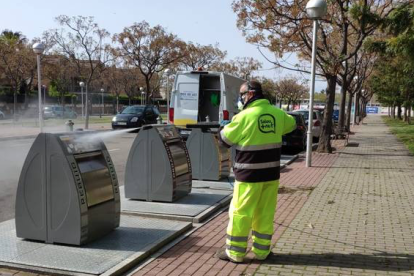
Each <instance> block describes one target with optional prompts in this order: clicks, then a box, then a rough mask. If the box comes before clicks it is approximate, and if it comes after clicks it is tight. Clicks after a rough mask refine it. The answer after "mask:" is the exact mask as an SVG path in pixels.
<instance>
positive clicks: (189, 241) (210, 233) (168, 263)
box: [132, 140, 344, 276]
mask: <svg viewBox="0 0 414 276" xmlns="http://www.w3.org/2000/svg"><path fill="white" fill-rule="evenodd" d="M343 143H344V141H343V140H341V141H339V142H337V143H336V146H337V147H343ZM337 157H338V155H337V154H317V153H314V154H313V164H314V165H315V167H312V168H305V159H304V157H303V156H300V157H299V158H298V159H297V160H296V161H295V162H293V163H292V164H290V165H289V166H287V167H286V168H285V169H284V170H282V174H281V188H280V190H279V196H278V210H277V213H276V216H275V234H274V236H273V243H275V242H276V241H277V240H278V238H280V236H281V235H282V233H283V232H284V231H285V230H286V229H287V226H289V224H290V223H291V221H292V220H293V219H294V218H295V216H296V214H297V213H298V212H299V211H300V210H301V209H302V207H303V205H304V204H305V202H306V201H307V199H308V198H309V195H310V194H311V192H312V190H313V189H314V188H315V187H316V185H318V183H319V182H320V181H321V180H322V178H323V177H324V176H325V175H326V173H327V172H328V171H329V167H330V165H331V164H333V163H334V161H335V160H336V158H337ZM227 222H228V213H227V212H223V213H222V214H220V215H219V216H217V217H216V218H215V219H213V220H212V221H210V222H209V223H207V224H205V225H203V226H202V227H200V228H199V229H198V230H196V231H195V232H194V233H192V234H191V235H189V236H188V237H187V238H186V239H184V240H182V241H181V242H179V243H178V244H177V245H175V246H174V247H172V248H171V249H169V250H168V251H166V252H165V253H164V254H162V255H160V256H158V257H156V258H154V260H152V261H151V262H149V263H148V264H146V265H144V266H141V267H140V268H139V270H137V271H136V272H134V273H132V275H134V276H138V275H251V274H253V273H254V272H255V271H256V270H257V269H258V267H259V265H260V264H261V263H260V262H258V261H255V260H253V256H252V253H250V252H249V254H248V256H247V257H248V259H247V263H246V264H238V265H236V264H233V263H228V262H225V261H221V260H218V259H216V258H215V257H214V254H215V252H216V251H217V249H219V248H220V247H223V246H224V243H225V236H226V231H225V229H226V227H227Z"/></svg>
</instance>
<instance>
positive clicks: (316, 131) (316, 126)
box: [293, 109, 322, 140]
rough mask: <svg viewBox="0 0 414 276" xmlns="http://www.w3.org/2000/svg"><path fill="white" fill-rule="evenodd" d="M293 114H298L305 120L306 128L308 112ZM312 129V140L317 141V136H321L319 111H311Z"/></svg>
mask: <svg viewBox="0 0 414 276" xmlns="http://www.w3.org/2000/svg"><path fill="white" fill-rule="evenodd" d="M293 113H299V114H302V116H303V118H304V119H305V124H306V126H307V125H308V119H309V110H304V109H301V110H295V111H293ZM312 119H313V127H312V136H313V139H315V140H318V139H319V136H320V135H321V131H322V129H321V125H322V115H321V112H320V111H319V110H314V111H313V118H312Z"/></svg>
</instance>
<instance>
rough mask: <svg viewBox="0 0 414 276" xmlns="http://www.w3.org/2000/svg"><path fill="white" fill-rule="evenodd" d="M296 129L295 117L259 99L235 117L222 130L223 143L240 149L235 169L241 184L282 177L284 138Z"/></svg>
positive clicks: (237, 153)
mask: <svg viewBox="0 0 414 276" xmlns="http://www.w3.org/2000/svg"><path fill="white" fill-rule="evenodd" d="M295 128H296V121H295V118H293V117H292V116H290V115H288V114H287V113H286V112H284V111H283V110H281V109H279V108H277V107H275V106H272V105H271V104H270V102H269V101H268V100H266V99H258V100H255V101H253V102H251V103H249V105H248V106H247V107H246V108H245V109H243V110H242V111H241V112H240V113H239V114H237V115H236V116H234V117H233V119H232V121H231V122H230V123H229V124H228V125H226V126H225V127H224V128H223V129H222V130H221V131H220V134H219V136H220V141H221V142H222V143H223V144H224V145H225V146H227V147H231V146H233V145H234V146H235V147H236V158H235V164H234V167H233V170H234V174H235V176H236V180H237V181H242V182H264V181H271V180H278V179H279V178H280V152H281V146H282V135H284V134H287V133H289V132H292V131H293V130H294V129H295Z"/></svg>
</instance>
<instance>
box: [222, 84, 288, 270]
mask: <svg viewBox="0 0 414 276" xmlns="http://www.w3.org/2000/svg"><path fill="white" fill-rule="evenodd" d="M239 99H240V102H241V104H240V105H241V107H242V111H241V112H240V113H239V114H237V115H236V116H234V117H233V119H232V121H231V122H230V123H229V124H227V125H226V126H225V127H224V128H223V129H222V130H221V131H220V134H219V138H220V141H221V142H222V143H223V144H224V145H225V146H227V147H230V146H235V147H236V158H235V164H234V167H233V169H234V174H235V177H236V183H235V185H234V192H233V200H232V202H231V205H230V209H229V219H230V220H229V224H228V227H227V239H226V249H220V250H218V251H217V253H216V256H217V257H218V258H220V259H222V260H227V261H232V262H236V263H239V262H243V258H244V257H245V255H246V252H247V241H248V237H249V233H250V230H251V229H252V230H253V231H252V237H253V248H252V251H253V252H254V254H255V256H256V258H257V259H258V260H265V259H266V258H267V257H268V255H269V253H270V245H271V240H272V234H273V231H274V229H273V218H274V215H275V211H276V202H277V192H278V188H279V177H280V155H281V154H280V151H281V146H282V135H284V134H286V133H289V132H291V131H293V130H294V129H295V128H296V121H295V119H294V118H293V117H292V116H290V115H288V114H287V113H286V112H284V111H282V110H281V109H279V108H276V107H274V106H272V105H271V104H270V102H269V101H268V100H267V99H265V98H264V95H263V92H262V86H261V84H260V83H259V82H257V81H249V82H246V83H244V84H243V85H242V86H241V87H240V97H239Z"/></svg>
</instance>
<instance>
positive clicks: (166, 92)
mask: <svg viewBox="0 0 414 276" xmlns="http://www.w3.org/2000/svg"><path fill="white" fill-rule="evenodd" d="M170 73H171V70H170V69H169V68H167V69H165V70H164V74H165V75H166V76H167V88H166V89H165V97H166V98H167V123H169V122H170V120H168V116H170V93H169V90H168V89H169V85H168V83H169V80H170Z"/></svg>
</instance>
